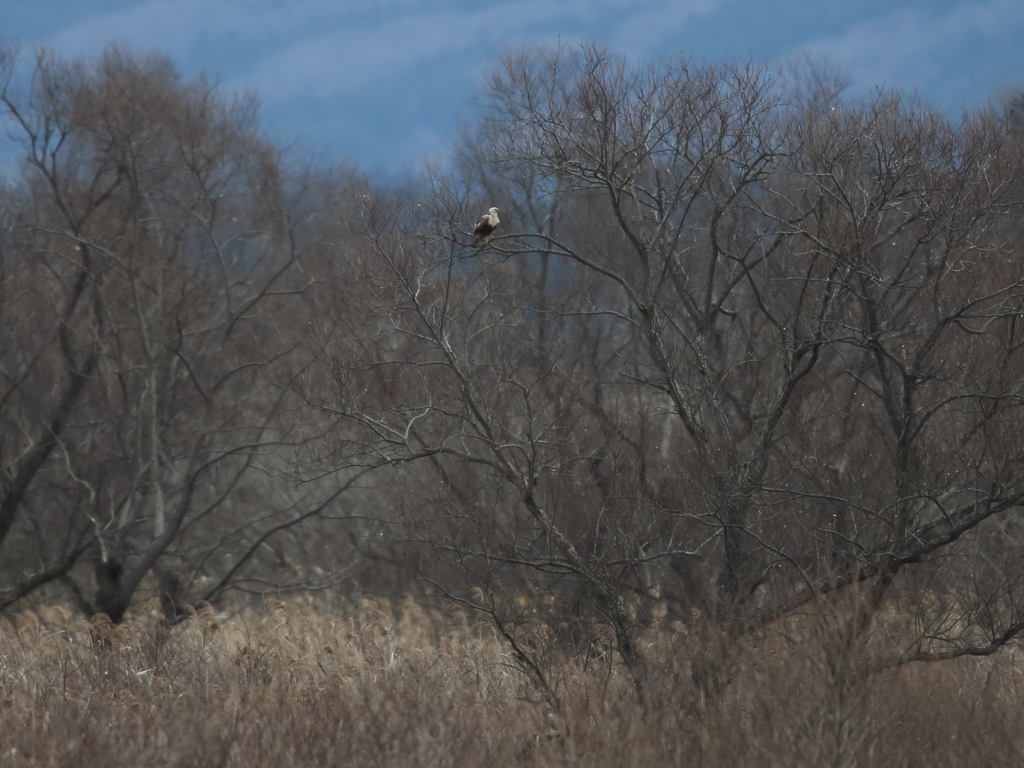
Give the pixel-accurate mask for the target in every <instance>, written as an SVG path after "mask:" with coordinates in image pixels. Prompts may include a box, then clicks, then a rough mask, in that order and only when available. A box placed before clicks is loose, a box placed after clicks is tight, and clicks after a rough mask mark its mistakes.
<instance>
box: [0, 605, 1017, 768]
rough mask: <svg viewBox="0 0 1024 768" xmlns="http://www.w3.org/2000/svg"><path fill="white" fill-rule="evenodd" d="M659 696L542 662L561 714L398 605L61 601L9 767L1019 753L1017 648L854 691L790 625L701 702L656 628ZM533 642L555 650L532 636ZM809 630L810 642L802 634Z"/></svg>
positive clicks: (994, 756) (452, 627) (456, 637)
mask: <svg viewBox="0 0 1024 768" xmlns="http://www.w3.org/2000/svg"><path fill="white" fill-rule="evenodd" d="M644 640H645V643H646V644H648V645H649V646H650V647H649V649H648V650H649V658H650V659H651V660H652V661H651V663H652V675H653V676H655V677H656V678H657V679H659V680H660V681H661V684H660V685H659V686H657V690H658V693H657V695H656V696H652V698H651V700H649V701H648V702H646V703H645V704H644V705H641V704H639V703H638V702H637V701H636V699H635V697H634V694H633V687H632V685H631V683H630V677H629V675H628V674H627V673H626V672H625V671H623V670H622V669H621V667H620V665H619V663H618V662H617V661H616V660H614V659H612V658H610V657H602V656H600V655H599V654H595V653H591V654H590V655H589V656H586V657H584V656H581V655H578V654H577V655H575V656H574V655H571V654H568V653H565V654H564V655H563V657H562V658H561V660H560V663H558V660H557V659H556V658H555V654H549V656H548V659H549V661H550V672H551V674H552V676H553V677H554V678H556V680H557V687H558V690H559V693H560V694H561V695H562V700H563V701H564V702H566V704H565V705H564V706H563V707H562V708H561V710H559V711H552V710H551V709H550V708H549V707H548V706H547V705H546V704H545V703H543V702H542V701H541V700H540V699H539V698H538V696H537V692H536V691H535V690H534V689H533V687H532V686H531V685H530V684H529V681H528V678H527V677H526V676H524V675H523V674H521V673H520V672H519V671H518V670H517V668H516V663H515V659H514V658H513V657H512V656H511V655H510V654H509V652H508V646H507V645H506V644H504V643H503V642H501V641H500V640H499V639H498V638H496V636H495V634H494V630H493V628H492V627H491V625H490V624H488V623H485V622H477V621H475V620H473V619H471V618H469V617H467V616H465V615H463V614H461V613H458V612H456V613H453V612H451V611H433V610H426V609H423V608H421V607H420V606H418V605H416V604H415V603H412V602H411V601H406V602H402V603H387V602H372V601H367V602H365V603H363V604H361V605H359V606H347V607H341V606H334V607H327V606H322V605H321V606H311V605H310V606H300V605H295V604H286V603H282V602H278V601H269V602H268V604H267V606H266V610H265V611H264V612H260V613H259V614H257V613H253V612H243V613H241V614H238V615H235V616H231V617H225V616H217V615H215V614H214V612H213V610H212V609H211V608H210V607H209V606H205V607H204V606H200V607H199V609H198V610H197V612H196V614H195V615H194V616H193V617H192V618H191V620H189V621H187V622H185V623H183V624H182V625H180V626H178V627H175V628H173V629H171V630H161V629H160V628H159V625H158V624H157V623H155V622H152V621H151V620H150V619H149V617H148V616H146V615H139V616H135V617H133V618H132V619H131V620H130V621H129V622H128V623H126V624H122V625H120V626H112V625H109V624H107V623H105V622H104V621H103V617H102V616H100V617H98V619H96V620H94V621H93V622H92V623H91V624H90V623H88V622H85V621H82V620H79V619H77V618H71V617H70V616H69V614H68V613H67V612H66V611H63V610H61V609H57V608H50V609H44V610H42V611H41V612H40V613H32V612H26V613H22V614H19V615H17V616H16V617H14V620H13V621H11V622H5V624H4V625H3V641H2V642H3V655H2V657H0V681H2V684H3V688H4V690H3V693H4V695H5V698H4V700H3V705H2V707H0V712H2V728H3V733H4V742H3V753H2V756H0V765H3V766H42V765H76V766H91V765H104V766H121V765H125V766H129V765H130V766H139V765H145V766H163V765H168V766H171V765H173V766H190V765H197V766H198V765H203V766H207V765H210V766H212V765H217V766H264V765H266V766H275V768H284V767H285V766H314V765H359V766H484V765H508V766H514V765H536V766H554V765H585V766H609V767H612V766H637V765H683V764H691V763H693V764H700V765H730V766H735V765H750V766H769V765H779V766H793V765H809V766H823V765H836V766H840V765H849V766H853V765H884V766H914V765H921V766H937V765H956V766H972V765H1010V764H1015V763H1018V762H1019V760H1020V757H1021V754H1022V753H1021V751H1020V750H1021V748H1022V747H1024V740H1022V738H1021V733H1022V728H1021V727H1022V725H1024V721H1022V716H1021V713H1022V711H1024V708H1022V707H1021V703H1022V702H1021V693H1020V691H1021V688H1020V680H1021V675H1022V672H1024V659H1021V658H1020V655H1019V654H1018V653H1017V652H1015V651H1011V652H1007V653H1004V654H1000V655H996V656H992V657H987V658H984V659H980V660H973V659H972V660H960V661H957V662H953V663H949V664H939V665H936V664H932V665H909V666H905V667H903V668H901V669H900V670H898V671H895V672H889V673H884V674H877V675H874V676H871V677H869V678H867V679H859V680H858V681H857V682H856V683H853V684H849V685H846V686H840V685H838V684H836V681H835V677H834V675H830V674H829V673H828V671H827V670H829V669H830V667H829V666H828V665H825V664H821V663H820V659H821V658H823V657H822V655H821V654H818V653H816V652H813V650H811V649H812V648H813V647H816V640H815V633H809V632H799V633H798V632H790V633H784V632H783V631H782V630H779V629H777V630H776V631H775V632H774V633H773V634H770V635H769V634H766V635H765V636H764V637H763V638H762V642H760V643H758V644H756V646H757V647H756V649H755V648H754V647H753V646H752V647H751V650H750V651H749V653H748V655H747V656H746V657H745V658H743V659H739V660H737V661H736V663H735V666H734V669H733V670H732V674H733V676H734V677H733V685H731V686H730V687H729V689H728V692H727V694H726V695H725V696H724V697H723V698H722V699H721V700H720V701H717V702H715V703H712V704H708V705H707V706H706V707H704V708H700V709H695V708H693V707H691V706H689V705H687V703H686V702H687V701H688V698H689V697H688V693H687V685H686V684H685V683H684V681H685V679H686V675H685V670H686V667H687V658H688V657H689V656H691V655H692V654H693V653H694V651H696V650H698V649H697V647H696V645H695V643H696V639H695V638H693V637H692V636H687V635H684V634H673V633H671V632H670V631H668V630H659V631H658V634H657V636H656V637H655V636H651V637H646V638H645V639H644ZM535 642H538V643H541V642H543V634H542V633H539V632H538V633H537V637H536V638H535ZM792 643H801V644H804V647H803V648H802V650H803V651H804V652H803V653H801V654H794V653H785V648H786V647H787V645H789V644H792Z"/></svg>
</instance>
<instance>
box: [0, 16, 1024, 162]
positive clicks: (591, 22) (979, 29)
mask: <svg viewBox="0 0 1024 768" xmlns="http://www.w3.org/2000/svg"><path fill="white" fill-rule="evenodd" d="M9 5H13V6H15V7H13V8H8V9H6V10H5V11H4V27H3V35H4V36H5V39H6V41H7V42H14V43H17V44H20V45H22V46H23V47H25V48H28V49H31V48H32V47H34V46H37V45H45V46H47V47H48V48H50V49H52V50H53V51H55V52H57V53H59V54H61V55H65V56H82V55H84V56H90V55H94V54H97V53H98V52H99V51H101V50H102V49H103V47H104V46H105V45H107V44H109V43H118V44H127V45H128V46H130V47H133V48H136V49H140V50H157V51H160V52H162V53H165V54H167V55H168V56H170V57H171V59H172V60H173V61H174V62H175V63H176V64H177V66H178V68H179V69H180V71H181V72H182V73H183V74H184V75H185V76H192V75H194V74H196V73H198V72H200V71H205V72H206V73H207V74H208V75H209V76H211V77H212V78H214V79H215V80H217V81H218V82H220V84H221V85H222V86H223V87H224V88H226V89H229V90H232V91H234V90H247V91H255V92H256V93H257V94H258V95H259V97H260V99H261V101H262V104H263V109H262V115H263V119H264V124H265V125H266V127H267V129H268V131H269V133H270V135H271V136H272V137H274V138H275V139H276V140H277V141H278V142H280V143H282V144H284V143H292V142H298V143H299V144H300V145H301V146H303V147H304V148H305V149H306V150H308V151H311V152H320V153H323V154H324V155H327V156H338V157H348V158H351V160H352V161H353V162H354V164H355V165H356V166H358V167H361V168H363V169H365V170H367V171H370V172H373V173H380V174H384V175H390V176H396V175H401V174H404V173H405V172H407V171H411V170H415V169H416V168H417V167H418V166H419V165H420V164H422V163H423V162H424V161H425V160H429V159H431V158H432V157H443V153H444V151H445V148H446V146H447V142H448V141H449V140H450V138H451V137H452V136H453V135H454V133H455V131H456V130H457V127H458V125H459V123H460V121H464V120H466V119H471V118H472V115H473V110H474V108H475V107H474V104H479V102H480V96H481V83H482V80H483V76H484V74H485V73H486V72H487V70H488V68H490V67H491V66H493V64H494V62H495V60H496V58H497V56H498V55H499V54H500V53H501V51H502V50H503V49H505V48H506V47H507V46H515V45H519V44H522V43H537V44H544V43H549V42H553V41H556V40H558V39H563V40H569V41H574V40H596V41H598V42H601V43H607V44H608V45H610V46H611V47H612V48H613V49H615V50H617V51H619V52H622V53H626V54H629V55H634V56H642V57H647V58H657V57H659V56H662V55H664V54H668V53H676V52H680V51H681V52H683V53H684V54H686V55H688V56H690V57H692V58H694V59H697V60H722V59H726V58H732V57H748V56H752V57H754V58H755V59H758V60H765V61H768V62H769V63H771V64H772V65H779V66H781V65H782V63H784V62H785V61H787V60H790V59H792V58H794V57H799V56H802V55H803V54H804V53H805V52H806V53H809V54H811V55H812V56H813V57H814V58H816V59H817V60H820V61H824V62H827V63H829V64H831V65H832V66H834V67H836V68H838V69H839V70H840V71H842V72H843V73H845V74H846V75H848V76H849V77H850V78H851V79H852V81H853V85H852V87H851V89H850V93H851V94H853V95H857V94H859V93H864V92H867V91H870V90H871V89H872V88H874V87H877V86H879V85H891V86H898V87H901V88H907V89H916V90H918V91H919V92H920V93H921V94H922V95H923V96H925V97H926V98H927V99H928V100H929V101H930V102H932V103H934V104H936V105H938V106H940V107H941V108H943V109H945V110H947V111H948V112H949V113H950V114H953V115H957V114H959V112H960V110H961V108H962V107H964V106H968V107H973V106H978V105H980V104H982V103H984V102H985V101H986V100H989V99H994V98H998V96H999V95H1000V94H1001V93H1005V92H1007V91H1010V90H1013V89H1018V90H1021V89H1024V0H903V1H902V2H901V1H900V0H860V1H859V2H853V1H851V0H492V1H491V2H480V0H474V2H468V1H467V0H375V1H372V0H363V1H361V2H357V1H353V0H88V2H83V1H82V0H35V1H34V2H19V3H13V2H12V3H10V4H9Z"/></svg>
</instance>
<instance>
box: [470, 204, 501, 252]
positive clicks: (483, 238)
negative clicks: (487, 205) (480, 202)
mask: <svg viewBox="0 0 1024 768" xmlns="http://www.w3.org/2000/svg"><path fill="white" fill-rule="evenodd" d="M499 223H500V220H499V219H498V209H497V208H491V210H489V211H488V212H487V213H485V214H484V215H483V216H481V217H480V221H478V222H477V223H476V226H475V227H473V247H474V248H479V247H480V246H482V245H487V243H489V242H490V241H491V234H492V233H493V232H494V230H495V229H497V227H498V224H499Z"/></svg>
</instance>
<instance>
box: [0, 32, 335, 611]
mask: <svg viewBox="0 0 1024 768" xmlns="http://www.w3.org/2000/svg"><path fill="white" fill-rule="evenodd" d="M32 77H33V79H32V82H31V83H30V84H29V86H28V87H27V91H26V92H24V93H18V92H17V90H16V88H15V83H16V82H17V80H16V79H15V78H13V77H9V78H8V80H7V83H8V87H7V89H6V90H4V91H3V104H4V106H5V108H6V110H7V115H8V118H9V121H10V123H11V124H12V125H13V127H14V131H15V133H16V134H17V135H18V136H19V137H20V141H21V142H22V145H23V146H24V148H25V155H24V160H23V164H22V169H23V170H22V174H23V182H22V189H21V190H19V193H20V194H16V193H15V192H13V191H12V193H11V198H10V199H11V200H12V206H13V207H12V215H13V216H15V217H16V218H14V219H13V225H12V226H11V227H10V228H9V237H8V240H7V252H8V254H9V255H8V256H7V257H6V259H5V265H8V266H9V267H10V269H11V270H12V271H14V270H15V269H16V270H17V271H16V272H15V274H16V278H15V280H16V281H17V282H14V283H11V285H12V290H14V286H15V285H18V284H24V285H25V286H26V288H25V290H30V291H31V293H28V294H24V295H13V296H12V297H11V298H12V301H10V302H5V305H4V306H5V311H6V312H7V313H8V314H9V315H14V314H16V313H17V312H18V311H19V309H20V307H21V306H22V305H25V304H28V305H31V306H32V309H33V316H32V317H31V319H28V318H26V321H25V325H24V326H22V327H21V331H20V333H21V334H22V335H21V337H20V338H19V339H18V342H19V343H17V344H12V345H11V346H10V347H8V351H6V352H5V354H8V355H9V356H10V358H9V362H8V363H7V365H6V368H5V381H6V382H7V395H6V397H5V399H4V404H3V412H4V414H5V416H6V418H8V419H9V421H10V425H9V427H8V428H7V429H5V434H6V435H10V438H8V441H7V442H6V444H5V445H4V446H3V449H4V455H5V457H4V459H3V462H4V467H5V472H6V476H7V477H9V478H10V480H9V481H8V482H6V483H5V486H4V496H3V499H4V501H3V502H2V507H3V512H2V514H0V519H2V521H3V524H2V526H0V541H4V542H11V541H13V540H15V538H16V540H17V541H22V540H23V539H24V537H25V536H31V538H30V540H31V541H34V542H37V543H36V546H38V547H40V548H43V547H48V548H52V547H54V546H55V536H54V533H53V530H52V528H53V527H54V526H56V529H57V530H61V529H64V528H66V529H67V530H69V531H73V532H75V534H74V535H73V536H70V534H69V538H68V540H67V541H66V542H65V543H63V544H62V545H61V547H60V549H59V552H60V556H58V555H57V554H54V555H53V556H52V562H53V565H49V566H47V567H46V568H44V570H43V573H45V574H52V575H54V576H59V577H60V578H61V579H62V580H63V583H64V584H65V585H66V586H67V587H68V588H69V589H70V590H71V591H72V594H74V595H75V596H76V597H77V599H78V600H79V601H80V603H81V604H82V606H83V607H84V608H85V609H86V610H89V611H100V612H104V613H107V614H108V615H109V616H110V617H111V618H112V619H113V620H114V621H119V620H120V619H121V617H122V616H123V615H124V612H125V610H126V609H127V607H128V606H129V604H130V602H131V600H132V598H133V596H134V595H135V593H136V592H137V591H138V590H139V588H140V586H141V585H142V584H143V580H144V579H145V578H146V577H147V575H149V574H153V575H154V576H155V577H156V582H157V584H158V585H159V590H160V594H161V598H162V600H163V602H164V604H165V609H166V610H167V611H168V612H169V613H170V614H171V615H172V616H173V615H176V614H177V613H179V612H180V607H179V604H180V601H181V600H182V599H183V598H184V596H186V595H192V596H193V597H200V596H204V597H212V596H214V595H215V594H218V593H219V592H221V591H223V589H225V588H226V587H228V586H229V585H230V584H231V583H233V580H234V579H236V578H237V577H238V576H239V575H240V574H241V573H242V572H241V571H240V568H241V567H242V564H243V563H244V564H246V565H247V566H252V565H253V562H254V556H255V555H258V554H259V553H260V552H261V551H269V545H268V542H269V540H270V539H271V537H272V536H274V535H277V534H279V533H281V532H282V531H284V530H286V529H288V528H289V527H290V526H292V525H295V524H297V523H299V522H301V521H303V520H305V519H308V518H309V517H311V516H314V515H315V514H316V513H317V512H318V511H320V510H322V509H324V507H325V503H326V502H325V498H326V499H333V498H335V494H336V493H337V492H338V490H339V487H345V483H346V478H342V479H341V480H340V483H341V485H340V486H336V487H333V488H331V489H326V488H325V487H323V486H322V485H318V486H315V487H314V486H312V485H297V484H296V483H295V482H294V475H295V472H294V470H293V463H294V456H293V454H294V451H295V450H296V449H297V448H298V447H299V446H300V445H301V443H302V440H303V438H302V437H301V436H300V435H298V434H297V431H296V429H295V428H294V425H293V424H292V422H291V421H290V420H289V419H287V418H285V411H286V409H287V408H289V407H290V406H289V405H288V403H287V398H288V389H287V387H283V386H281V385H282V384H283V383H284V384H286V383H287V381H288V380H289V379H290V378H291V376H293V375H294V371H295V365H296V363H295V361H294V355H293V353H294V350H295V349H296V348H297V347H298V345H299V344H300V342H301V340H302V337H303V334H304V332H305V323H304V322H303V321H302V319H301V318H300V317H299V314H300V313H301V311H302V307H303V305H302V303H301V301H300V298H301V293H302V291H303V290H304V288H305V287H306V286H307V285H308V284H309V282H310V281H311V279H312V278H311V276H310V275H309V274H308V273H306V272H305V271H304V260H305V259H307V257H310V256H311V255H312V254H314V253H315V251H316V249H317V247H318V244H319V238H318V235H317V234H316V232H315V227H310V226H309V225H308V224H309V221H308V218H306V216H305V214H304V213H302V212H301V211H302V207H303V204H302V196H303V195H306V194H309V193H307V192H304V191H303V190H304V189H306V184H305V182H304V181H303V179H302V178H300V177H299V176H297V175H296V176H291V177H289V178H285V176H284V173H283V171H282V163H281V158H280V156H279V153H278V152H277V151H276V150H275V149H274V148H273V147H271V146H270V145H269V144H268V143H267V142H265V141H264V140H263V139H261V138H260V136H259V132H258V122H257V115H256V105H255V103H254V102H253V100H252V99H250V98H248V97H242V98H238V99H228V98H226V97H224V96H223V95H221V94H220V93H219V92H218V90H217V89H216V88H215V87H214V86H212V85H210V84H208V83H206V82H204V81H203V80H201V79H200V80H197V81H193V82H188V83H185V82H182V81H181V80H180V79H179V77H178V75H177V73H176V72H175V70H174V68H173V67H172V66H171V64H170V63H169V62H168V61H167V60H166V59H163V58H161V57H156V56H140V55H137V54H132V53H130V52H126V51H122V50H118V49H109V50H108V51H107V52H105V53H104V54H103V55H102V56H101V57H100V58H99V59H98V60H97V61H95V62H88V63H86V62H75V63H72V64H64V63H61V62H59V61H56V60H54V59H53V58H51V57H50V56H49V55H48V54H46V53H42V54H40V55H39V56H38V57H37V59H36V61H35V69H34V71H33V75H32ZM29 323H31V325H29ZM18 327H19V326H11V327H10V328H11V330H10V332H12V333H15V332H18V331H16V330H15V329H16V328H18ZM40 380H42V381H49V382H52V383H49V384H46V385H45V386H43V387H42V388H40V386H39V383H38V382H39V381H40ZM289 457H291V458H289ZM348 479H350V478H348ZM18 524H20V528H18V529H17V530H16V526H17V525H18ZM34 526H38V530H36V531H35V533H32V534H30V533H29V531H30V530H31V529H32V528H33V527H34ZM15 534H17V537H15ZM9 545H10V544H9ZM86 551H88V552H89V553H90V557H91V558H92V559H93V560H94V562H95V568H94V573H93V574H90V575H86V574H84V573H83V574H81V576H82V577H84V578H85V581H84V582H83V581H82V579H81V578H80V576H79V574H78V572H77V571H75V572H69V568H70V566H71V565H73V563H74V562H75V561H76V559H78V557H79V556H81V555H82V554H83V553H84V552H86ZM256 559H257V560H258V558H256ZM282 566H283V567H284V569H285V570H287V571H289V575H288V576H287V578H288V579H295V578H299V577H300V576H299V575H300V574H301V573H302V572H304V565H303V564H300V563H296V564H294V566H293V565H292V564H290V563H287V562H282ZM38 581H39V577H38V576H33V577H32V579H30V582H38ZM90 581H94V582H95V592H94V593H93V596H92V597H89V596H88V595H87V593H88V591H89V590H88V587H87V586H84V585H88V583H89V582H90ZM274 581H275V579H273V578H271V579H269V580H268V583H273V582H274ZM83 584H84V585H83ZM23 593H24V589H23V588H22V587H20V586H19V587H15V588H14V589H13V590H12V591H11V593H10V598H12V599H13V598H15V597H18V596H20V594H23Z"/></svg>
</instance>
